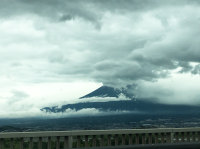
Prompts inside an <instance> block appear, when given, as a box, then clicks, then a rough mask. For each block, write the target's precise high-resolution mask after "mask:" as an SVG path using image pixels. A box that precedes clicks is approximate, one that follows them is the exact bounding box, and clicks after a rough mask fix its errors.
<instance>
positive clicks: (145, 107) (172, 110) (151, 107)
mask: <svg viewBox="0 0 200 149" xmlns="http://www.w3.org/2000/svg"><path fill="white" fill-rule="evenodd" d="M121 95H123V96H122V97H124V98H126V99H119V98H120V96H121ZM94 98H98V101H87V100H85V99H94ZM105 98H114V99H116V100H112V101H101V99H102V100H103V99H105ZM79 99H80V102H79V103H74V104H66V105H62V106H61V107H58V106H53V107H44V108H42V109H41V111H43V112H47V113H60V112H62V113H64V112H66V110H67V109H71V110H75V111H79V110H82V109H87V108H94V109H97V110H99V111H103V112H107V113H109V112H110V113H112V112H116V111H128V112H133V113H138V114H139V113H143V114H144V113H145V114H153V115H157V114H197V113H200V107H199V106H191V105H168V104H161V103H156V102H152V101H153V100H146V99H137V100H135V98H134V95H133V94H132V93H129V92H128V90H126V89H125V88H121V89H118V88H113V87H109V86H102V87H100V88H98V89H96V90H94V91H93V92H91V93H89V94H87V95H85V96H82V97H80V98H79Z"/></svg>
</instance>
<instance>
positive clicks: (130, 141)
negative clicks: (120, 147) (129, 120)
mask: <svg viewBox="0 0 200 149" xmlns="http://www.w3.org/2000/svg"><path fill="white" fill-rule="evenodd" d="M128 142H129V145H132V144H133V135H132V134H129V141H128Z"/></svg>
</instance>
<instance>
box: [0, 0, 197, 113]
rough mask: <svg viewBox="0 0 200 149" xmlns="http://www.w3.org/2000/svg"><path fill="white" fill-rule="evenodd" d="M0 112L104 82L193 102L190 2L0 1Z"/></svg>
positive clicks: (72, 95)
mask: <svg viewBox="0 0 200 149" xmlns="http://www.w3.org/2000/svg"><path fill="white" fill-rule="evenodd" d="M0 33H1V34H0V39H1V40H0V67H1V69H0V89H1V93H0V109H1V110H0V116H7V115H8V114H9V115H14V116H15V114H16V113H17V115H24V114H27V113H30V112H31V113H34V111H35V113H37V114H38V113H39V111H38V109H39V108H41V107H43V106H50V105H55V104H61V103H66V101H72V100H73V99H77V98H78V97H79V96H82V95H84V94H86V93H88V92H90V91H92V90H94V89H96V88H97V87H99V86H101V85H102V84H104V85H109V86H114V87H125V86H127V85H133V86H134V87H133V88H132V90H131V92H133V93H134V94H135V95H136V96H137V97H138V98H139V97H143V98H144V97H145V98H152V97H153V98H154V99H155V100H156V101H158V102H164V103H170V104H179V103H184V104H197V103H198V104H199V103H200V99H199V97H200V96H199V94H200V93H199V89H200V78H199V73H200V49H199V47H200V2H199V1H198V0H196V1H195V0H177V1H174V0H163V1H160V0H96V1H95V0H84V1H83V0H71V1H69V0H57V1H55V0H0Z"/></svg>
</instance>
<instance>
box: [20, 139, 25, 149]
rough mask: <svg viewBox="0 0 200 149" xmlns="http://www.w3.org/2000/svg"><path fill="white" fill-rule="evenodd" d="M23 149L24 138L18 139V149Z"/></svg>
mask: <svg viewBox="0 0 200 149" xmlns="http://www.w3.org/2000/svg"><path fill="white" fill-rule="evenodd" d="M23 148H24V138H20V149H23Z"/></svg>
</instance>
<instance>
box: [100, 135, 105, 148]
mask: <svg viewBox="0 0 200 149" xmlns="http://www.w3.org/2000/svg"><path fill="white" fill-rule="evenodd" d="M100 138H101V139H100V146H101V147H102V146H104V135H101V136H100Z"/></svg>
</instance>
